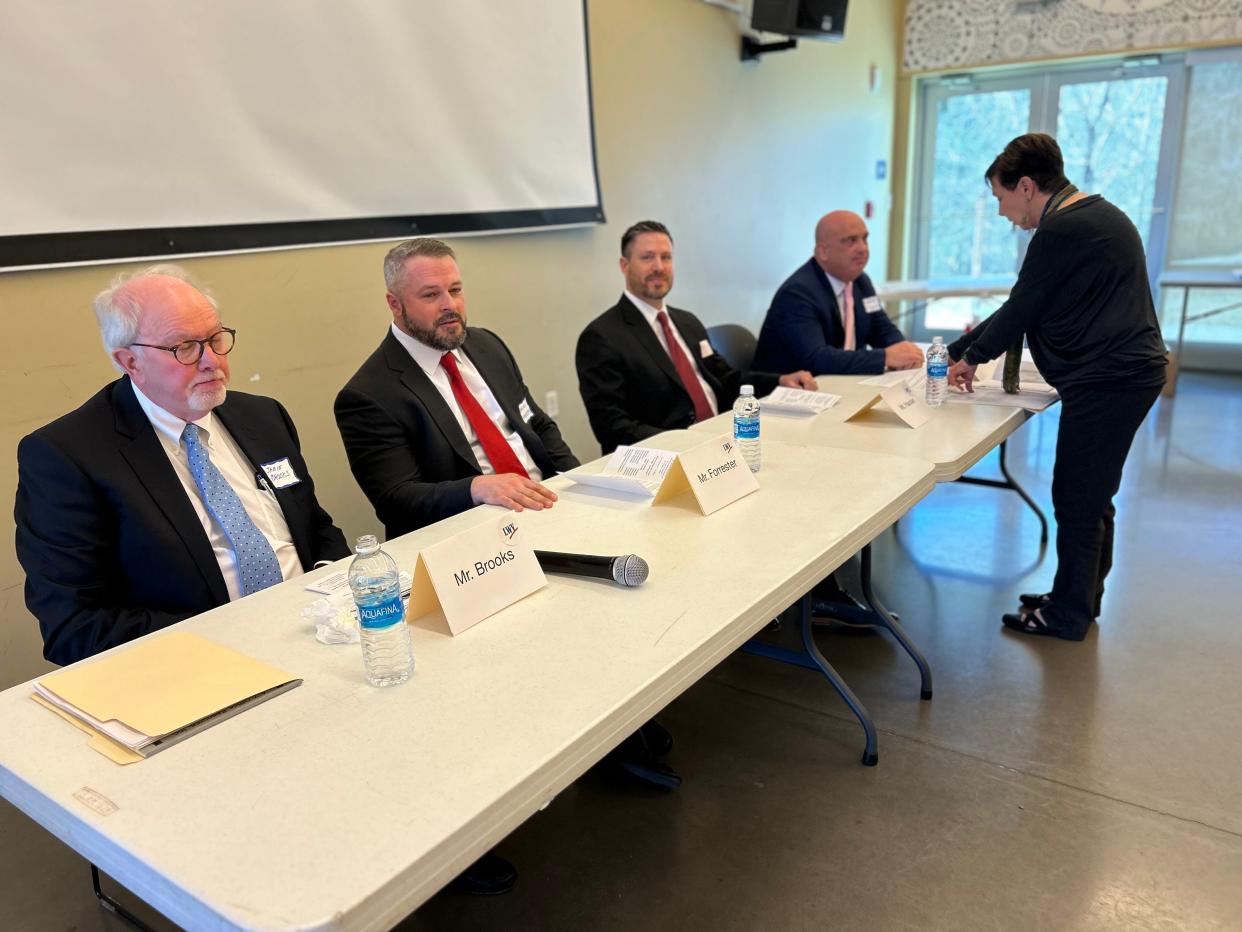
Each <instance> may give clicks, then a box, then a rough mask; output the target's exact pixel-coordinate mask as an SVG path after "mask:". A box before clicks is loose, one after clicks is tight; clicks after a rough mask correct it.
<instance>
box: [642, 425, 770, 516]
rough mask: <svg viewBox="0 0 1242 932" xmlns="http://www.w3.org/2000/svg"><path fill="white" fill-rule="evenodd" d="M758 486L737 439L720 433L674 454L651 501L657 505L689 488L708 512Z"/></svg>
mask: <svg viewBox="0 0 1242 932" xmlns="http://www.w3.org/2000/svg"><path fill="white" fill-rule="evenodd" d="M758 488H759V480H757V479H756V478H755V474H754V473H753V472H751V471H750V467H749V466H747V465H746V460H745V459H743V458H742V451H741V450H740V449H738V446H737V441H735V440H734V439H733V438H732V437H729V436H727V435H721V436H719V437H715V438H713V439H711V440H708V441H707V442H706V443H701V444H699V445H698V446H697V447H694V448H692V449H689V450H686V451H685V452H683V453H679V454H677V458H676V459H674V460H673V463H672V465H671V466H669V468H668V472H666V473H665V474H664V481H663V482H662V483H660V488H659V490H658V491H657V492H656V495H655V499H654V500H653V501H652V504H653V505H659V504H660V503H662V502H666V501H668V500H669V499H671V498H675V497H676V496H678V495H682V494H684V493H685V492H687V491H690V492H693V493H694V500H695V502H696V503H697V504H698V506H699V511H701V512H702V513H703V514H704V515H710V514H711V513H712V512H714V511H719V510H720V509H721V508H723V507H724V506H725V505H730V504H732V503H733V502H736V501H737V500H738V499H739V498H744V497H746V496H747V495H749V494H750V493H751V492H754V491H755V490H756V489H758Z"/></svg>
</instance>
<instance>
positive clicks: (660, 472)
mask: <svg viewBox="0 0 1242 932" xmlns="http://www.w3.org/2000/svg"><path fill="white" fill-rule="evenodd" d="M675 459H677V454H676V453H674V452H673V451H672V450H655V449H652V448H650V447H629V446H624V445H623V446H619V447H617V449H616V450H614V451H613V454H612V456H611V457H609V459H608V465H607V466H605V467H604V472H605V473H608V474H611V475H614V476H626V477H627V478H630V479H643V480H647V479H651V480H654V481H655V484H656V485H657V486H658V485H659V484H660V480H661V479H663V478H664V474H665V473H666V472H668V468H669V467H670V466H672V465H673V460H675Z"/></svg>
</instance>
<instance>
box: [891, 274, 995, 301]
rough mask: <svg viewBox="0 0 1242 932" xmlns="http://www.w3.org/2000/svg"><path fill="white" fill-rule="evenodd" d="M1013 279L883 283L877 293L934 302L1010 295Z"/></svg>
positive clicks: (903, 298) (918, 280)
mask: <svg viewBox="0 0 1242 932" xmlns="http://www.w3.org/2000/svg"><path fill="white" fill-rule="evenodd" d="M1013 282H1014V280H1013V279H1012V278H996V279H973V280H971V281H936V280H934V279H911V280H909V281H897V282H880V283H878V284H877V285H876V286H875V293H876V294H877V295H879V296H880V297H881V298H883V299H884V300H885V301H933V300H935V299H937V298H990V297H1008V296H1009V291H1010V289H1011V288H1013Z"/></svg>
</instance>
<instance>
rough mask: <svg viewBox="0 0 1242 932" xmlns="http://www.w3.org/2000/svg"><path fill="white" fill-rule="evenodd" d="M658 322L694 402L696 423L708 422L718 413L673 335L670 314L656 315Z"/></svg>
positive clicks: (679, 373) (669, 351)
mask: <svg viewBox="0 0 1242 932" xmlns="http://www.w3.org/2000/svg"><path fill="white" fill-rule="evenodd" d="M656 320H658V321H659V322H660V327H661V329H662V330H663V331H664V342H665V343H667V344H668V354H669V356H671V357H672V359H673V368H674V369H676V370H677V375H678V376H679V377H680V378H681V384H682V386H683V387H684V388H685V389H686V394H688V395H689V396H690V400H691V401H693V402H694V419H695V420H696V421H706V420H707V419H708V418H709V417H715V416H716V412H715V411H713V410H712V406H711V403H710V402H709V401H708V400H707V395H705V394H703V386H702V385H700V384H699V375H698V373H697V372H695V371H694V365H693V364H692V363H691V362H690V360H689V359H687V358H686V354H685V353H684V352H682V349H681V344H680V343H678V342H677V337H676V336H674V335H673V328H672V326H670V324H669V322H668V314H666V313H665V312H664V311H660V313H659V314H657V315H656Z"/></svg>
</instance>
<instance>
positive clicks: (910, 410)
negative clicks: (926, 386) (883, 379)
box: [846, 382, 932, 427]
mask: <svg viewBox="0 0 1242 932" xmlns="http://www.w3.org/2000/svg"><path fill="white" fill-rule="evenodd" d="M880 401H883V402H884V403H885V404H887V405H888V406H889V407H890V408H891V409H892V410H893V413H894V414H896V415H897V416H898V417H899V418H901V420H902V421H903V422H904V423H905V424H906V425H907V426H909V427H922V426H923V425H924V424H926V423H927V422H928V421H930V420H931V416H932V412H931V408H929V407H928V406H927V402H926V401H924V400H923V399H922V397H920V394H919V392H917V391H915V390H914V389H913V388H911V387H910V386H909V385H908V384H906V383H905V382H899V383H898V384H896V385H887V386H884V387H883V388H881V389H879V391H877V392H875V393H874V394H871V395H865V396H864V395H860V396H858V397H856V398H855V399H854V402H855V404H857V405H858V407H857V409H856V410H855V411H854V412H853V413H852V414H850V415H849V417H847V418H846V420H847V421H849V420H853V419H854V418H856V417H858V415H860V414H862V413H863V412H864V411H868V410H870V409H871V408H873V407H874V406H875V405H876V404H878V403H879V402H880Z"/></svg>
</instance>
